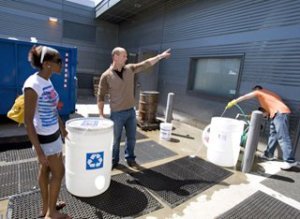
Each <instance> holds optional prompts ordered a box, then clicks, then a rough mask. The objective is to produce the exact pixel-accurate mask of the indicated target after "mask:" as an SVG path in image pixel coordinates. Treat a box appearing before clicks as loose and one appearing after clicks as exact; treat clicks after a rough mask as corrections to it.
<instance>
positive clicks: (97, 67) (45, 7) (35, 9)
mask: <svg viewBox="0 0 300 219" xmlns="http://www.w3.org/2000/svg"><path fill="white" fill-rule="evenodd" d="M49 16H51V17H57V18H58V24H56V25H50V24H49V23H48V18H49ZM94 18H95V12H94V9H93V8H90V7H85V6H82V5H79V4H74V3H71V2H68V1H64V0H38V1H36V0H14V1H11V0H10V1H0V26H1V32H0V36H1V37H5V38H6V37H16V38H19V39H22V40H27V41H29V40H30V37H32V36H33V37H36V38H37V39H38V41H39V42H46V43H50V44H51V43H52V44H58V45H59V44H63V45H75V46H76V47H78V67H77V69H78V74H87V75H89V77H92V75H93V74H98V72H99V71H104V70H105V69H106V68H107V66H108V65H109V63H110V61H111V59H108V58H107V57H109V58H110V52H111V48H112V47H114V46H116V45H117V40H118V26H116V25H112V24H107V23H105V22H101V21H96V20H95V19H94ZM64 20H65V21H67V22H74V23H78V24H80V25H86V26H90V27H93V28H92V29H93V30H92V31H91V33H86V32H85V34H87V36H88V37H87V38H89V39H90V38H93V40H86V39H85V40H82V37H81V38H79V39H78V37H77V38H76V39H77V40H76V39H70V38H64V37H63V30H64V26H63V21H64ZM80 31H82V28H76V27H75V28H73V29H71V30H69V32H68V34H67V35H68V36H70V34H73V35H74V36H81V35H80V34H79V33H82V32H80ZM73 35H72V36H73ZM73 38H74V37H73ZM99 54H100V55H99ZM102 55H103V56H104V57H105V58H102V57H101V56H102ZM89 88H90V89H92V88H93V86H92V84H91V86H90V87H89Z"/></svg>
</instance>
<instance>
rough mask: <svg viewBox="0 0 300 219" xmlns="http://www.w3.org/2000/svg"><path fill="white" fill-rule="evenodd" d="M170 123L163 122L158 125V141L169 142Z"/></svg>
mask: <svg viewBox="0 0 300 219" xmlns="http://www.w3.org/2000/svg"><path fill="white" fill-rule="evenodd" d="M172 127H173V126H172V123H167V122H163V123H160V125H159V128H160V135H159V136H160V139H163V140H167V141H169V140H170V139H171V134H172Z"/></svg>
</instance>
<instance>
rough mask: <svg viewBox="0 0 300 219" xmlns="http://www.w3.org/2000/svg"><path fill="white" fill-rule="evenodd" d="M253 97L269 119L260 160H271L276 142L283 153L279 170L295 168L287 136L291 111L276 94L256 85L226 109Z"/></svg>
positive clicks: (289, 139)
mask: <svg viewBox="0 0 300 219" xmlns="http://www.w3.org/2000/svg"><path fill="white" fill-rule="evenodd" d="M255 97H256V98H257V99H258V102H259V104H260V106H261V107H262V108H263V109H264V110H265V111H266V112H265V113H264V115H268V116H269V117H270V135H269V139H268V145H267V149H266V150H265V152H264V154H263V156H262V158H263V159H266V160H273V159H274V152H275V149H276V146H277V142H278V143H279V145H280V147H281V150H282V153H283V161H284V162H283V164H282V166H281V169H283V170H287V169H290V168H292V167H293V166H296V165H297V162H296V161H295V158H294V151H293V146H292V141H291V138H290V135H289V115H290V114H291V111H290V109H289V108H288V107H287V106H286V105H285V104H284V103H283V101H282V99H281V98H280V97H279V96H278V95H277V94H275V93H273V92H272V91H269V90H267V89H264V88H262V87H261V86H259V85H257V86H255V87H254V88H253V91H252V92H250V93H247V94H245V95H243V96H241V97H239V98H237V99H234V100H232V101H230V102H229V103H228V104H227V106H226V108H231V107H233V106H234V105H235V104H237V103H239V102H241V101H244V100H248V99H251V98H255Z"/></svg>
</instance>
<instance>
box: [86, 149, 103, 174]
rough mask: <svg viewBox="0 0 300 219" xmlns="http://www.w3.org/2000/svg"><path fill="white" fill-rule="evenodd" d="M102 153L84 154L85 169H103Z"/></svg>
mask: <svg viewBox="0 0 300 219" xmlns="http://www.w3.org/2000/svg"><path fill="white" fill-rule="evenodd" d="M103 155H104V152H103V151H102V152H98V153H87V154H86V169H87V170H93V169H98V168H102V167H103Z"/></svg>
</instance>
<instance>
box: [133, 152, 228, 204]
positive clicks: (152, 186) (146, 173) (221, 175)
mask: <svg viewBox="0 0 300 219" xmlns="http://www.w3.org/2000/svg"><path fill="white" fill-rule="evenodd" d="M231 174H232V173H231V172H230V171H227V170H225V169H223V168H221V167H218V166H216V165H214V164H212V163H209V162H207V161H205V160H202V159H201V158H198V157H193V158H192V157H184V158H181V159H178V160H175V161H171V162H169V163H166V164H163V165H161V166H157V167H154V168H151V169H145V170H143V171H140V172H135V173H131V175H132V176H133V177H134V178H135V181H136V183H137V184H141V185H143V186H144V187H145V188H147V189H149V190H150V191H152V192H153V193H155V194H156V195H158V196H159V197H160V198H161V199H162V200H163V201H165V202H167V203H168V204H169V205H170V206H171V207H175V206H177V205H179V204H181V203H182V202H184V201H186V200H187V199H189V198H191V197H193V196H195V195H197V194H199V193H201V192H202V191H204V190H206V189H208V188H209V187H211V186H213V185H215V184H217V183H220V182H221V181H222V180H223V179H225V178H226V177H228V176H230V175H231Z"/></svg>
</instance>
